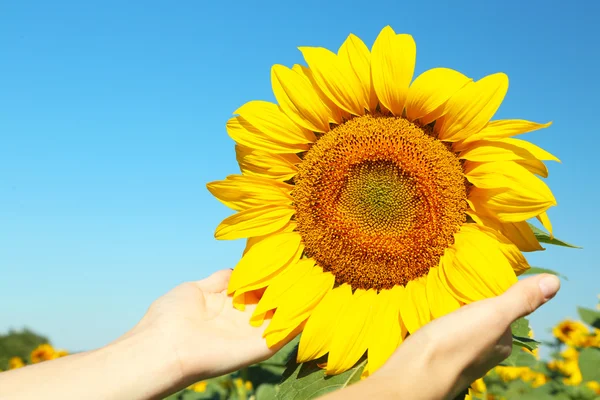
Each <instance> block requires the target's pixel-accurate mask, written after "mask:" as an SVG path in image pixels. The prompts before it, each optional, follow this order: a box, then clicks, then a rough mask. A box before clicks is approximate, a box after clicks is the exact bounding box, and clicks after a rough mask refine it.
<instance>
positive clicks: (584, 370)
mask: <svg viewBox="0 0 600 400" xmlns="http://www.w3.org/2000/svg"><path fill="white" fill-rule="evenodd" d="M579 369H580V370H581V376H582V377H583V380H584V381H600V349H598V348H595V347H588V348H585V349H583V350H581V352H580V353H579Z"/></svg>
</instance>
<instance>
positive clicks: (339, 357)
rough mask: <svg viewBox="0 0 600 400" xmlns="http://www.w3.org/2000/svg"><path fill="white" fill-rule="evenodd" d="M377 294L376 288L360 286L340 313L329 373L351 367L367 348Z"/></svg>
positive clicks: (333, 373) (332, 345) (339, 371)
mask: <svg viewBox="0 0 600 400" xmlns="http://www.w3.org/2000/svg"><path fill="white" fill-rule="evenodd" d="M376 297H377V292H376V291H375V290H372V289H370V290H368V291H365V290H363V289H357V290H356V291H355V292H354V294H353V295H352V299H351V300H350V305H349V306H348V307H347V308H346V309H345V310H344V312H343V314H342V315H341V316H340V319H339V321H338V324H337V326H336V327H335V332H334V334H333V340H332V342H331V349H330V350H329V356H328V358H327V367H326V369H325V373H326V374H327V375H335V374H340V373H342V372H344V371H346V370H348V369H350V368H352V366H353V365H354V364H355V363H356V362H357V361H358V360H359V359H360V357H362V355H363V354H365V351H367V343H368V342H367V339H368V332H369V326H370V322H371V320H372V314H371V313H372V309H373V305H374V303H375V299H376Z"/></svg>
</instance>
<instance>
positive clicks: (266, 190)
mask: <svg viewBox="0 0 600 400" xmlns="http://www.w3.org/2000/svg"><path fill="white" fill-rule="evenodd" d="M206 187H207V188H208V190H209V191H210V192H211V193H212V195H213V196H215V197H216V198H217V199H218V200H219V201H220V202H221V203H223V204H225V205H226V206H227V207H229V208H232V209H234V210H238V211H239V210H246V209H248V208H252V207H260V206H263V205H265V204H278V205H283V204H291V203H292V198H291V197H290V193H291V191H292V186H291V185H288V184H286V183H282V182H278V181H275V180H271V179H264V178H258V177H255V176H242V175H229V176H228V177H227V178H226V179H225V180H223V181H215V182H210V183H209V184H207V185H206Z"/></svg>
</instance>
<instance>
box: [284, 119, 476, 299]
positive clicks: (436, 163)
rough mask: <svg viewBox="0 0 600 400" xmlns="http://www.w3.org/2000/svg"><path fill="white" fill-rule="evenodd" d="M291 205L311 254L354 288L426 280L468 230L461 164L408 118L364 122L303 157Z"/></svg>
mask: <svg viewBox="0 0 600 400" xmlns="http://www.w3.org/2000/svg"><path fill="white" fill-rule="evenodd" d="M293 197H294V205H295V207H296V219H297V222H298V231H299V232H300V234H301V235H302V238H303V241H304V244H305V251H306V254H307V255H308V256H310V257H313V258H314V259H315V260H316V261H317V262H318V264H319V265H320V266H322V267H323V268H324V269H325V270H327V271H331V272H332V273H333V274H334V275H335V277H336V281H337V283H348V284H350V285H351V286H352V287H353V288H355V289H356V288H362V289H378V290H379V289H387V288H391V287H393V286H394V285H406V283H408V282H409V281H410V280H412V279H415V278H417V277H419V276H423V275H425V274H426V273H427V271H428V270H429V268H431V267H433V266H436V265H437V264H438V262H439V259H440V257H441V255H442V254H443V252H444V250H445V249H446V248H447V247H448V246H449V245H451V244H452V240H453V239H452V238H453V235H454V233H455V232H457V231H458V229H459V227H460V225H461V224H462V223H463V222H464V221H465V209H466V185H465V178H464V175H463V170H462V166H461V163H460V162H459V160H458V158H457V157H456V156H455V154H454V153H452V152H451V151H450V150H448V147H447V145H446V144H444V143H443V142H441V141H439V140H437V139H435V138H433V137H432V136H431V135H430V134H429V132H428V131H426V130H425V129H423V128H421V127H419V126H417V125H415V124H413V123H411V122H409V121H407V120H405V119H403V118H395V117H386V116H377V117H374V116H368V115H367V116H363V117H357V118H354V119H352V120H350V121H348V122H346V123H344V124H342V125H340V126H338V127H336V128H335V129H333V130H332V131H331V132H329V133H327V134H326V135H325V136H323V137H322V138H321V139H319V141H318V142H317V143H316V144H315V145H314V146H313V147H312V148H311V149H310V150H309V151H308V152H307V153H306V154H305V156H304V159H303V161H302V163H301V164H300V166H299V171H298V174H297V175H296V178H295V187H294V190H293Z"/></svg>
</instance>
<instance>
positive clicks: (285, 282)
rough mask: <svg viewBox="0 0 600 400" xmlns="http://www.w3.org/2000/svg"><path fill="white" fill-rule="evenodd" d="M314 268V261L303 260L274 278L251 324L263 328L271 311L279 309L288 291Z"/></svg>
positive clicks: (255, 311) (257, 307)
mask: <svg viewBox="0 0 600 400" xmlns="http://www.w3.org/2000/svg"><path fill="white" fill-rule="evenodd" d="M314 266H315V261H314V260H313V259H310V258H303V259H301V260H299V261H298V262H296V263H295V264H291V265H290V266H289V267H287V268H286V269H285V270H284V271H283V272H282V273H280V274H278V275H277V276H276V277H275V278H273V280H272V281H271V282H270V283H269V286H268V287H267V288H266V290H265V292H264V294H263V295H262V297H261V298H260V301H259V302H258V304H257V306H256V308H255V309H254V312H253V313H252V317H250V324H251V325H252V326H261V325H262V323H263V322H264V320H265V318H266V317H267V314H268V313H269V311H271V310H274V309H275V308H277V307H278V306H279V304H281V299H282V298H283V297H284V296H285V295H286V293H287V291H288V290H289V289H290V288H291V287H292V286H294V285H295V284H296V282H298V280H299V279H301V278H302V277H304V276H306V275H307V274H308V273H309V272H311V271H312V269H313V267H314Z"/></svg>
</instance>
